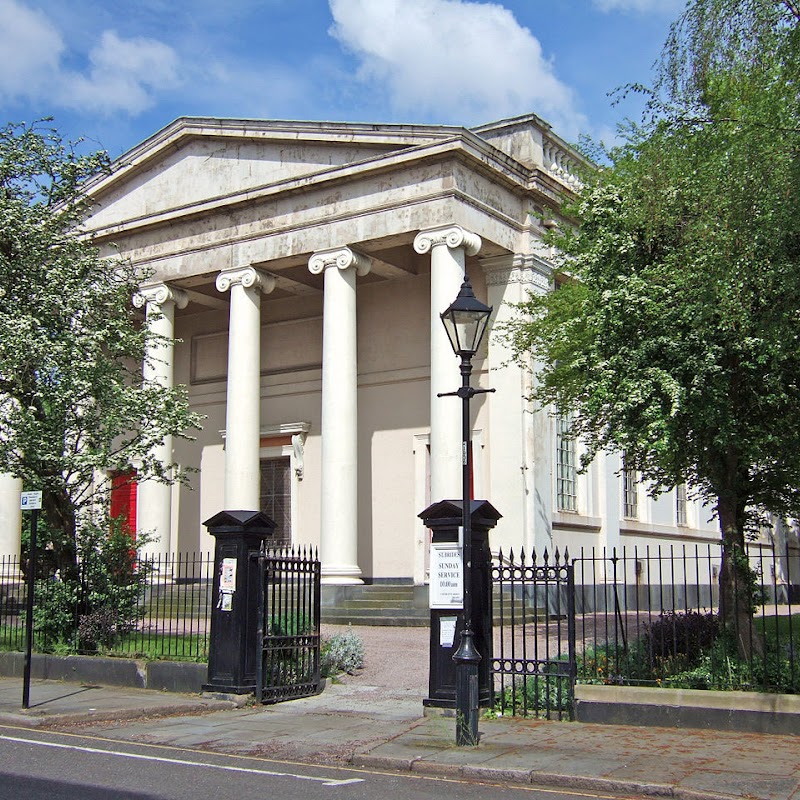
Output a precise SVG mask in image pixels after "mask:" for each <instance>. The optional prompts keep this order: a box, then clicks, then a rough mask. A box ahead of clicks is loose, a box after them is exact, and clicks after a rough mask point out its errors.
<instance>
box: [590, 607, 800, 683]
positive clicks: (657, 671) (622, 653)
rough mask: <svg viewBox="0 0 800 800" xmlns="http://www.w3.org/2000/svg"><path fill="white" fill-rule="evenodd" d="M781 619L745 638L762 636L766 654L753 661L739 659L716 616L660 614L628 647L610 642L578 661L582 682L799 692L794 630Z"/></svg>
mask: <svg viewBox="0 0 800 800" xmlns="http://www.w3.org/2000/svg"><path fill="white" fill-rule="evenodd" d="M777 619H778V618H771V619H768V620H766V621H760V623H761V624H760V625H755V626H754V627H753V629H752V630H748V631H747V632H745V633H744V636H745V637H748V636H752V637H754V638H755V637H758V636H759V634H760V632H761V631H762V630H763V632H764V634H765V635H764V642H763V649H762V650H761V651H760V652H759V653H757V654H756V653H754V654H753V655H752V657H751V658H749V659H748V658H743V657H741V655H740V654H739V651H738V646H737V639H736V637H734V636H732V635H731V634H730V633H729V632H728V631H727V630H726V629H725V628H723V626H722V624H721V622H720V619H719V617H718V615H716V614H710V613H709V614H702V613H699V612H692V611H689V612H686V613H674V612H667V613H664V614H661V615H660V616H659V617H658V618H657V619H655V620H654V621H653V622H652V623H649V624H648V625H646V626H645V630H644V632H643V633H642V635H641V636H639V637H638V638H637V639H635V640H633V641H632V642H631V643H629V645H628V646H627V647H624V646H622V644H621V643H613V642H606V643H604V644H599V645H596V646H594V647H589V648H586V650H584V652H583V653H581V654H579V656H578V680H579V681H583V682H588V683H605V684H619V685H654V686H663V687H666V688H676V689H716V690H734V689H741V690H756V691H776V692H785V693H798V692H800V665H798V659H797V652H796V643H794V645H792V644H791V643H792V638H791V637H792V635H794V637H797V638H800V637H798V633H799V632H800V631H798V627H797V620H796V619H795V621H794V625H793V626H792V625H791V623H789V622H787V621H785V620H788V619H789V618H788V617H786V618H782V619H783V620H784V621H782V622H781V623H778V622H777V621H776V620H777Z"/></svg>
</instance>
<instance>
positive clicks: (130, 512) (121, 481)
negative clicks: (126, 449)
mask: <svg viewBox="0 0 800 800" xmlns="http://www.w3.org/2000/svg"><path fill="white" fill-rule="evenodd" d="M136 489H137V481H136V470H135V469H131V470H127V471H125V472H117V473H116V474H115V475H114V476H113V477H112V478H111V517H112V518H113V519H120V518H121V519H122V525H123V530H125V531H127V532H128V533H129V534H130V535H131V536H132V537H133V538H134V539H135V538H136Z"/></svg>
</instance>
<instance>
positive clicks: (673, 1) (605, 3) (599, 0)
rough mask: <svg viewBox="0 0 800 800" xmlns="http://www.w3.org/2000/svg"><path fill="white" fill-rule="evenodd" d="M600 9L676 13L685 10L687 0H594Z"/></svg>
mask: <svg viewBox="0 0 800 800" xmlns="http://www.w3.org/2000/svg"><path fill="white" fill-rule="evenodd" d="M592 1H593V3H594V5H595V6H596V7H597V8H599V9H600V11H640V12H644V13H646V12H657V13H659V14H668V15H671V14H674V13H675V12H676V11H683V9H684V7H685V6H686V0H592Z"/></svg>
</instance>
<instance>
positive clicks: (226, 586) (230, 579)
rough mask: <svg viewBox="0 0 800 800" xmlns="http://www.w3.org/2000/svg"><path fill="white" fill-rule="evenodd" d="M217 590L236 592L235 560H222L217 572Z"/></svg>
mask: <svg viewBox="0 0 800 800" xmlns="http://www.w3.org/2000/svg"><path fill="white" fill-rule="evenodd" d="M219 590H220V591H221V592H226V593H227V592H235V591H236V559H235V558H223V559H222V566H221V567H220V570H219Z"/></svg>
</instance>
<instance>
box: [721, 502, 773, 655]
mask: <svg viewBox="0 0 800 800" xmlns="http://www.w3.org/2000/svg"><path fill="white" fill-rule="evenodd" d="M718 512H719V524H720V530H721V532H722V565H721V568H720V573H719V591H720V604H719V613H720V618H721V620H722V624H723V626H724V627H725V630H726V631H727V632H728V634H729V635H731V636H732V637H733V639H734V641H735V642H736V651H737V653H738V655H739V657H740V658H741V659H743V660H745V661H750V660H751V659H752V657H753V656H754V655H758V654H761V653H763V642H762V640H761V637H760V635H759V634H758V633H757V631H756V630H755V629H754V628H753V603H754V601H755V597H754V591H755V585H754V582H753V573H752V571H751V569H750V565H749V562H748V559H747V552H746V550H745V539H744V521H745V513H744V507H737V504H736V503H735V502H733V501H729V500H726V499H724V498H722V497H720V498H719V504H718Z"/></svg>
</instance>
